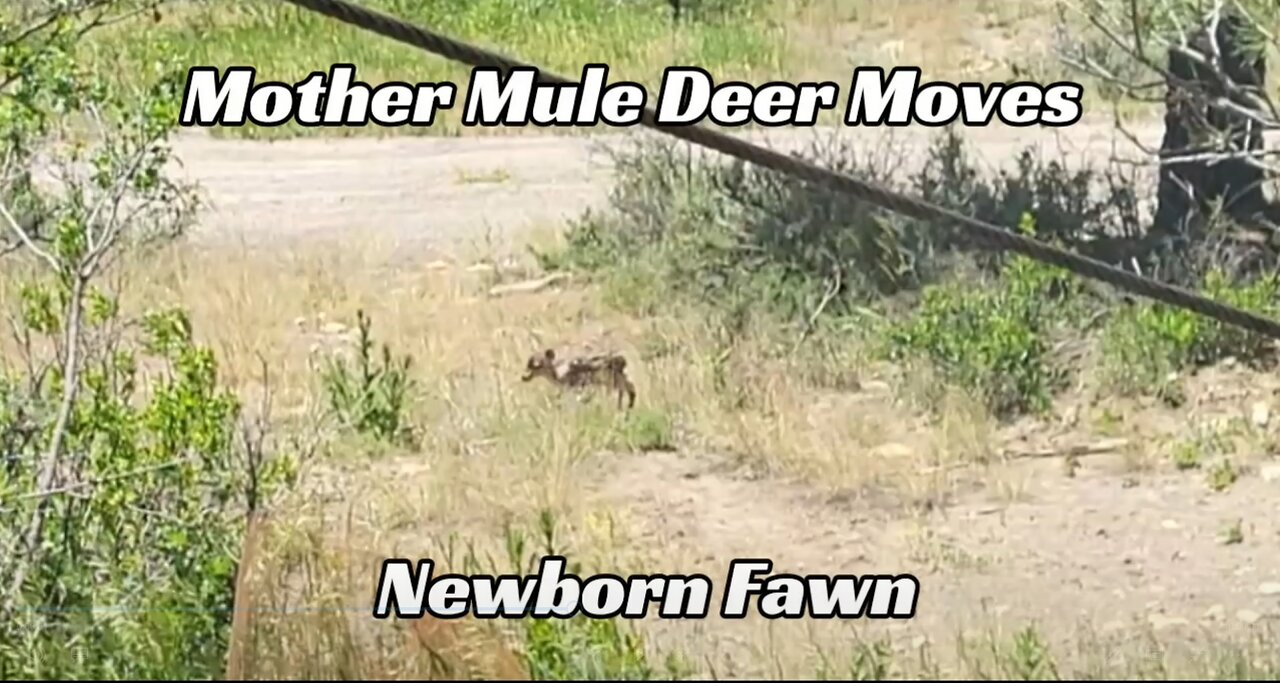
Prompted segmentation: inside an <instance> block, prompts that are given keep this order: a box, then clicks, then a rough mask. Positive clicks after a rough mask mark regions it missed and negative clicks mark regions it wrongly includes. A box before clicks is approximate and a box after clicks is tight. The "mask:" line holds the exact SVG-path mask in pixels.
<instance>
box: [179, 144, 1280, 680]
mask: <svg viewBox="0 0 1280 683" xmlns="http://www.w3.org/2000/svg"><path fill="white" fill-rule="evenodd" d="M1109 131H1110V128H1109V127H1108V126H1106V125H1103V124H1082V125H1080V126H1077V127H1074V128H1070V129H1067V130H1064V131H1059V132H1058V133H1057V134H1056V135H1055V134H1054V133H1052V132H1046V131H1030V130H1010V129H1002V128H986V129H977V130H973V131H969V135H968V137H969V139H970V140H971V141H972V143H973V147H974V149H975V150H977V151H978V152H980V153H981V154H982V155H983V156H984V157H986V158H987V159H988V160H989V161H990V162H991V163H996V164H998V163H1005V162H1008V161H1009V160H1011V158H1012V155H1013V153H1014V152H1016V151H1017V150H1018V149H1019V148H1021V147H1022V146H1023V145H1024V144H1029V143H1037V144H1044V145H1046V146H1049V147H1050V148H1053V147H1058V148H1060V149H1061V150H1062V151H1063V152H1064V153H1065V154H1066V155H1067V157H1068V159H1070V158H1081V157H1082V156H1089V157H1093V158H1094V159H1098V158H1102V157H1104V156H1105V155H1107V154H1110V153H1112V151H1113V145H1118V146H1119V150H1120V151H1122V152H1123V151H1125V150H1126V149H1129V152H1128V153H1129V154H1132V150H1131V148H1128V147H1127V145H1128V143H1127V142H1126V141H1124V140H1119V141H1116V140H1114V139H1113V138H1112V136H1111V135H1110V134H1109ZM1139 131H1140V135H1141V137H1142V138H1143V139H1144V140H1145V141H1146V142H1148V143H1150V144H1155V143H1158V140H1159V135H1160V133H1161V127H1160V125H1159V123H1158V122H1152V123H1147V124H1143V125H1142V126H1140V127H1139ZM928 133H929V132H928V131H921V130H918V129H908V130H899V131H896V135H897V137H898V138H899V140H900V141H902V142H904V143H906V144H908V145H909V146H910V147H911V149H912V150H913V153H918V152H919V150H920V149H921V147H922V145H923V144H924V143H925V142H926V141H927V135H928ZM846 134H848V135H854V136H865V140H866V142H867V144H868V145H871V144H876V143H875V140H876V139H877V138H878V136H879V135H881V133H880V132H878V131H846ZM809 135H812V133H808V132H805V133H794V132H790V133H787V134H785V135H778V134H774V135H772V136H771V137H770V138H769V142H770V143H776V144H778V145H780V146H793V145H795V144H797V143H802V142H803V141H804V140H805V139H806V138H807V136H809ZM623 140H624V138H622V137H619V136H615V137H611V138H609V139H607V140H604V139H595V138H587V137H554V136H549V135H548V136H528V137H510V138H488V139H465V138H460V139H459V138H455V139H425V138H424V139H412V140H408V139H382V140H371V139H342V140H305V141H290V142H278V143H259V142H243V141H215V140H212V139H210V138H208V137H206V136H203V135H195V134H193V135H188V136H185V137H184V138H182V139H181V140H180V142H179V144H178V146H177V153H178V155H179V156H180V157H181V158H182V160H183V161H184V164H185V171H186V172H187V173H188V174H189V175H190V177H192V178H193V179H197V180H199V181H200V182H201V183H202V184H203V185H204V187H205V188H206V189H207V191H208V197H209V199H210V200H211V202H212V204H211V209H210V210H209V211H208V212H207V213H206V214H205V219H204V222H203V224H202V226H201V230H200V232H198V233H197V235H196V239H200V240H214V241H217V240H228V239H229V240H244V241H246V242H248V243H250V244H253V245H257V246H263V247H273V246H279V247H281V248H287V247H286V245H287V244H288V243H289V241H290V240H293V239H306V240H358V239H365V238H367V237H369V236H371V235H376V236H377V238H378V239H381V240H391V241H393V242H394V243H396V244H398V245H400V247H401V248H400V249H399V250H398V252H399V253H400V255H401V256H402V257H404V258H405V259H408V260H409V262H412V261H415V260H417V261H420V262H421V263H422V264H424V267H425V264H426V263H427V262H428V261H430V260H433V259H436V258H440V257H441V256H442V255H449V254H456V253H458V252H459V251H460V250H465V249H466V248H467V245H468V244H469V243H472V244H474V243H488V244H490V245H494V244H496V245H498V246H500V247H501V246H505V247H509V248H516V249H518V248H519V245H518V244H513V243H511V240H512V237H511V236H512V235H513V234H515V233H516V232H518V231H521V230H524V229H527V228H529V227H531V226H554V225H556V224H558V223H560V222H562V221H563V220H565V219H567V218H570V217H572V216H574V215H576V214H578V213H579V212H581V211H582V210H583V209H584V208H587V207H589V206H593V205H597V204H598V203H599V202H601V201H602V200H604V198H605V197H606V196H607V192H608V187H609V178H610V174H609V169H608V159H607V156H606V155H605V154H604V153H603V152H602V151H601V150H600V148H599V147H600V145H601V144H613V143H616V142H622V141H623ZM640 372H641V373H643V368H640ZM1277 387H1280V380H1277V379H1276V378H1275V377H1272V376H1262V375H1258V374H1253V373H1248V372H1246V371H1243V370H1239V369H1236V368H1218V369H1214V370H1213V371H1211V372H1208V373H1205V374H1204V375H1203V376H1202V377H1197V378H1195V381H1194V382H1193V386H1192V388H1191V389H1190V391H1189V395H1190V398H1191V400H1189V401H1188V402H1187V403H1186V404H1185V405H1184V407H1182V408H1180V409H1176V410H1175V409H1170V408H1165V407H1161V406H1155V405H1132V406H1127V407H1124V408H1121V409H1120V410H1122V411H1127V412H1126V413H1124V415H1125V419H1124V422H1123V424H1122V426H1121V427H1120V428H1118V429H1115V428H1112V429H1103V428H1102V427H1101V426H1099V425H1100V424H1101V422H1100V421H1099V420H1096V419H1091V418H1090V416H1091V415H1095V413H1096V412H1097V408H1096V407H1095V406H1090V405H1089V404H1088V403H1087V402H1085V401H1083V400H1082V401H1081V403H1080V404H1079V405H1070V404H1064V405H1060V406H1059V408H1058V412H1059V418H1060V419H1059V420H1058V421H1057V422H1050V423H1045V424H1039V425H1016V426H1014V427H1009V428H1007V429H1006V430H1004V431H1003V432H1002V433H1000V434H996V435H992V436H991V438H990V439H989V440H988V441H986V442H984V443H986V447H987V448H989V450H990V451H992V453H993V454H994V453H995V452H996V451H997V450H1000V449H1002V448H1003V449H1005V450H1006V451H1011V452H1015V453H1031V452H1033V451H1036V450H1038V449H1051V450H1052V449H1061V448H1064V447H1066V446H1070V445H1078V444H1095V443H1099V442H1103V441H1106V440H1108V439H1110V440H1115V439H1117V438H1118V439H1126V440H1127V441H1128V442H1129V443H1130V444H1131V445H1133V444H1138V445H1141V444H1144V443H1150V442H1151V441H1152V440H1155V439H1159V438H1162V437H1164V436H1167V435H1171V434H1178V433H1182V432H1185V429H1186V428H1187V427H1188V425H1190V424H1192V423H1197V424H1199V423H1202V422H1204V421H1206V420H1213V419H1217V418H1223V419H1232V418H1233V419H1235V420H1236V421H1237V422H1243V423H1246V424H1247V427H1248V428H1249V429H1251V430H1252V433H1253V434H1254V436H1255V439H1254V441H1253V443H1256V444H1257V448H1258V452H1257V453H1253V454H1245V457H1243V458H1242V460H1241V463H1242V464H1243V465H1244V468H1243V469H1242V471H1241V477H1240V479H1239V481H1238V482H1237V483H1236V484H1235V485H1234V486H1231V487H1230V488H1228V489H1227V490H1225V491H1222V492H1215V491H1213V490H1211V489H1210V488H1209V487H1208V486H1207V485H1206V483H1205V473H1204V471H1203V470H1190V471H1176V470H1175V469H1174V468H1172V467H1171V466H1169V465H1168V459H1167V458H1164V459H1158V458H1157V459H1156V461H1155V462H1152V461H1149V460H1150V459H1143V457H1139V456H1134V455H1132V451H1133V448H1130V447H1126V446H1123V445H1121V446H1120V447H1118V448H1116V449H1115V450H1114V451H1113V452H1110V453H1106V454H1101V455H1085V456H1081V457H1080V459H1079V463H1080V468H1079V469H1078V470H1077V471H1075V473H1074V476H1067V474H1066V473H1065V472H1064V466H1063V458H1062V457H1025V458H1015V459H1012V460H1010V461H1008V462H999V463H997V464H994V465H991V466H989V467H985V468H976V467H974V468H969V469H968V470H964V471H956V472H941V473H940V474H939V476H946V477H955V478H956V481H960V482H962V483H963V485H962V486H959V487H955V489H954V490H958V491H960V492H961V493H960V494H958V495H957V496H955V497H954V498H953V499H950V500H944V501H937V502H936V503H935V504H932V505H903V504H902V500H901V499H900V498H901V497H903V496H907V495H908V494H907V493H904V492H898V491H880V492H876V491H865V492H862V493H860V494H859V495H848V496H841V497H832V496H830V495H827V494H824V493H823V492H821V491H817V490H815V489H813V488H811V487H806V486H805V485H803V484H800V483H797V482H794V481H788V480H784V479H780V478H778V477H772V476H760V475H759V474H757V473H754V472H752V471H750V470H748V469H746V468H744V467H742V466H740V465H739V464H737V463H736V462H735V461H732V460H730V459H728V458H727V457H724V456H720V455H717V454H714V453H699V452H673V453H647V454H643V455H639V454H637V455H617V456H610V457H608V458H603V459H599V460H593V461H591V462H590V463H589V464H588V466H585V467H584V468H583V469H582V471H580V472H576V473H575V477H576V482H575V490H576V491H578V492H579V494H580V495H581V496H582V498H583V500H584V501H586V502H589V503H590V504H592V505H596V504H598V505H600V506H602V507H607V508H610V509H613V510H615V511H617V513H618V514H619V515H620V517H621V519H622V520H624V526H625V528H626V530H627V532H626V535H627V538H628V539H629V540H628V543H629V544H630V545H631V547H632V548H633V549H635V550H636V552H638V553H640V554H642V555H646V556H648V558H649V561H650V563H651V568H652V569H654V570H659V569H662V570H672V571H680V572H692V571H706V572H709V573H710V575H711V576H712V577H713V578H714V577H717V576H719V577H723V575H724V574H723V573H724V571H725V570H726V569H727V567H728V562H729V560H730V559H732V558H736V557H753V556H758V557H767V558H772V559H773V560H774V561H775V562H776V563H777V565H778V567H777V570H778V571H795V572H802V573H803V572H816V573H842V572H843V573H877V572H893V573H897V572H913V573H916V574H917V576H919V577H920V580H921V583H922V592H921V596H920V603H919V609H918V617H917V618H916V619H915V620H913V621H911V622H909V623H894V624H885V623H874V624H865V623H864V624H857V625H838V624H837V625H832V624H820V625H817V626H814V625H812V624H794V623H792V624H765V623H763V622H762V621H760V620H747V621H745V622H741V623H725V622H721V621H715V620H712V621H708V622H706V623H701V624H691V623H675V622H672V623H663V624H658V625H655V626H654V627H653V629H654V633H655V637H657V638H658V639H659V641H660V642H662V641H666V642H672V643H688V642H689V641H690V639H702V642H704V643H705V646H704V647H700V648H698V649H699V650H700V651H702V652H705V653H706V655H705V656H706V661H707V662H708V663H710V664H712V665H713V666H714V668H715V671H716V672H717V673H718V674H719V675H721V676H748V675H770V674H771V670H770V668H769V667H770V666H774V665H776V666H782V665H781V664H776V663H775V664H773V665H771V664H770V663H769V662H770V658H769V657H767V656H766V657H763V658H762V657H758V656H755V657H746V656H742V655H743V649H744V648H746V649H750V650H760V649H761V648H767V646H766V645H761V643H767V642H769V640H770V638H773V637H780V636H777V635H775V636H770V635H768V634H769V633H773V632H776V634H783V633H785V632H787V629H799V631H796V632H800V631H804V630H806V629H809V628H810V627H811V626H814V628H817V629H819V630H824V631H825V632H826V634H827V635H823V636H818V637H816V640H822V639H823V638H827V637H830V638H839V637H841V634H842V633H844V632H843V631H841V629H846V628H847V629H860V630H861V631H862V632H864V633H868V632H869V633H876V632H882V633H890V634H892V635H894V640H895V642H896V643H898V644H899V645H900V646H902V647H916V646H919V645H920V644H921V643H925V642H929V643H941V644H946V643H949V642H950V641H951V640H952V639H953V638H954V637H955V634H956V633H957V632H958V631H961V630H965V629H967V628H972V627H974V626H975V625H979V624H985V623H988V622H991V623H995V622H999V623H1001V624H1008V625H1016V624H1021V623H1025V622H1027V621H1034V622H1035V623H1038V624H1040V626H1041V628H1043V629H1044V630H1045V631H1046V632H1049V633H1051V634H1053V635H1054V637H1055V638H1067V637H1069V636H1074V635H1077V634H1078V632H1079V631H1078V629H1079V628H1081V624H1087V625H1088V626H1087V628H1088V629H1089V630H1090V631H1091V632H1093V633H1095V634H1097V635H1098V636H1099V637H1109V636H1111V635H1124V636H1125V637H1132V636H1133V634H1134V633H1135V632H1136V631H1151V632H1155V633H1157V634H1158V635H1159V636H1160V637H1161V638H1174V639H1177V640H1184V641H1185V642H1188V643H1196V642H1203V641H1205V640H1206V639H1212V638H1214V637H1217V636H1221V635H1223V634H1226V633H1239V632H1246V631H1248V630H1257V629H1262V628H1266V627H1267V626H1268V624H1269V623H1270V622H1272V621H1273V620H1275V619H1280V517H1278V516H1277V514H1276V513H1277V511H1278V508H1277V502H1276V501H1277V500H1278V499H1280V464H1277V463H1278V462H1280V461H1276V460H1274V459H1273V458H1272V456H1270V455H1269V453H1268V451H1269V450H1270V446H1269V445H1270V444H1273V443H1275V437H1276V429H1277V420H1276V419H1275V418H1273V417H1271V415H1272V414H1274V413H1275V408H1276V407H1280V406H1277V403H1276V401H1277V398H1276V389H1277ZM1260 406H1264V407H1260ZM828 409H836V410H843V411H848V414H849V415H850V417H851V419H852V418H853V417H855V416H856V417H857V418H859V419H876V420H881V421H883V422H884V423H886V424H891V425H893V428H892V429H888V430H887V431H886V441H885V443H884V444H882V445H881V446H880V447H879V451H880V453H882V454H883V457H885V458H891V457H901V455H902V453H903V452H904V451H905V452H908V453H909V452H911V451H912V450H913V449H920V448H925V447H926V446H925V444H924V442H923V441H922V440H921V439H920V438H919V437H920V435H919V434H918V433H917V432H916V431H915V430H917V428H918V425H916V424H915V423H913V422H911V421H909V420H905V419H903V417H902V415H901V413H900V410H899V409H898V408H896V407H895V406H894V404H893V403H892V401H891V400H890V399H889V397H888V396H887V395H886V394H885V393H884V390H883V385H882V384H880V383H877V382H864V388H863V390H862V392H861V393H859V394H855V395H853V396H849V397H844V398H842V399H841V403H840V404H839V405H838V406H836V407H835V408H830V407H828ZM973 438H977V439H981V436H975V437H973ZM1237 521H1238V522H1239V532H1240V534H1239V537H1238V538H1234V539H1231V538H1227V535H1228V534H1227V530H1228V529H1229V528H1231V527H1233V526H1234V525H1236V524H1237ZM1135 625H1136V626H1137V628H1135ZM1010 627H1012V626H1010ZM761 634H765V635H764V636H762V635H761ZM813 638H814V637H812V636H811V639H813ZM757 654H761V653H759V652H757ZM764 654H766V655H767V654H768V653H764Z"/></svg>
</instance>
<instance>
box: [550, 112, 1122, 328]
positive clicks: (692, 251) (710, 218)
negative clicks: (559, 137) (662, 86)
mask: <svg viewBox="0 0 1280 683" xmlns="http://www.w3.org/2000/svg"><path fill="white" fill-rule="evenodd" d="M800 156H802V157H804V158H806V159H808V160H810V161H813V162H815V163H817V164H818V165H821V166H825V167H828V168H831V169H833V170H836V171H839V172H844V173H847V174H850V175H853V176H855V177H858V178H860V179H863V180H867V181H871V182H874V183H877V184H879V185H882V186H885V187H888V188H890V189H893V190H896V191H899V192H903V193H906V194H909V195H916V196H921V197H923V198H924V199H927V200H929V201H931V202H934V203H937V204H940V205H942V206H944V207H947V208H951V209H954V210H957V211H959V212H960V213H964V214H969V215H973V216H975V217H977V218H980V219H983V220H987V221H990V222H994V223H996V224H999V225H1010V226H1013V225H1016V224H1017V221H1018V220H1019V219H1020V218H1021V216H1022V215H1024V214H1025V213H1034V214H1035V215H1036V216H1037V217H1038V219H1040V221H1041V222H1042V223H1043V224H1044V225H1045V226H1048V227H1047V228H1045V230H1044V231H1042V232H1043V233H1044V234H1042V235H1041V237H1043V238H1044V239H1046V240H1051V241H1056V242H1060V243H1063V244H1067V245H1073V244H1076V243H1079V242H1085V241H1089V240H1095V241H1096V238H1098V237H1099V236H1102V235H1104V234H1106V235H1111V236H1115V235H1116V234H1117V233H1116V228H1115V226H1116V225H1119V226H1121V230H1120V232H1119V234H1120V235H1125V234H1129V233H1133V232H1136V230H1137V225H1136V223H1137V209H1136V200H1135V199H1134V197H1133V196H1132V194H1131V193H1130V192H1129V191H1128V190H1127V189H1125V187H1124V185H1123V183H1122V182H1120V180H1119V179H1118V177H1117V176H1116V175H1115V174H1114V173H1101V172H1097V171H1093V170H1089V169H1086V170H1081V171H1074V172H1071V171H1068V170H1067V169H1066V168H1065V167H1064V166H1063V165H1061V164H1059V163H1056V162H1053V163H1045V162H1042V161H1040V160H1039V157H1037V156H1036V155H1035V154H1034V153H1033V152H1032V151H1031V150H1030V149H1028V150H1026V151H1024V152H1023V154H1022V155H1021V156H1020V158H1019V163H1018V164H1017V165H1016V166H1015V167H1014V168H1012V169H1009V170H1005V171H1003V172H1001V173H999V174H997V175H996V176H995V177H994V178H992V179H987V178H985V177H984V176H983V174H981V173H980V172H979V169H978V167H977V165H976V164H975V163H974V162H973V161H972V160H971V159H970V158H969V155H968V153H967V151H966V149H965V146H964V144H963V143H962V142H961V140H960V138H959V137H957V135H956V134H955V133H954V132H950V133H948V134H945V135H944V136H942V137H940V138H939V139H938V140H937V141H936V142H935V143H934V145H933V146H932V147H931V149H930V150H929V153H928V156H927V159H926V163H925V164H924V165H923V166H922V167H921V168H920V169H918V170H917V171H916V172H914V173H899V172H898V171H899V168H900V166H901V163H900V162H898V161H897V160H895V159H893V158H892V156H893V155H892V154H890V153H887V152H885V151H883V150H881V153H878V154H862V155H860V156H859V155H855V154H854V150H853V149H852V147H851V146H850V145H849V144H848V143H844V142H839V141H834V142H829V143H823V144H815V145H813V146H811V147H810V148H809V149H808V150H806V151H805V152H803V153H802V154H801V155H800ZM615 164H616V168H617V178H618V180H617V181H616V185H615V187H614V189H613V192H612V194H611V196H610V201H609V204H608V207H607V208H606V209H604V210H603V211H590V212H587V213H586V214H584V215H583V216H582V217H581V218H580V219H579V220H577V221H575V222H574V223H572V224H571V226H570V229H569V230H568V232H567V236H566V245H565V247H564V248H563V249H562V250H560V251H558V252H554V253H544V254H540V255H539V256H540V258H541V261H542V265H543V266H544V267H545V268H548V269H563V268H574V269H579V270H583V271H587V272H594V273H598V274H600V275H602V276H603V277H604V279H605V281H606V288H607V289H608V290H610V291H612V290H614V289H617V290H618V291H619V292H621V293H624V294H625V295H624V296H618V297H613V298H612V299H613V300H615V301H617V302H620V303H623V304H624V305H626V306H627V307H628V308H630V309H632V310H638V311H647V310H652V309H654V308H655V307H656V306H658V305H659V304H660V303H661V302H662V301H664V300H665V299H666V298H667V297H668V296H670V295H680V296H683V297H685V298H687V299H690V300H694V301H699V302H705V303H709V304H711V305H712V306H714V307H715V308H719V309H722V310H724V309H729V308H733V307H736V306H739V305H744V304H745V305H746V306H747V308H748V309H749V312H750V313H752V314H759V313H764V312H767V313H770V314H776V315H779V316H780V317H782V318H784V319H797V318H803V319H808V318H809V317H811V316H812V315H813V314H814V312H815V311H818V310H819V308H820V307H821V312H822V313H824V314H827V315H830V316H836V317H838V316H842V315H845V314H848V313H849V312H850V311H851V310H852V309H853V308H854V307H856V306H860V305H864V304H866V303H868V302H874V301H876V300H878V299H881V298H883V297H886V296H889V295H894V294H898V293H900V292H903V291H914V290H918V289H919V288H920V287H922V286H924V285H928V284H930V283H936V282H939V281H941V279H942V278H943V276H945V275H947V274H948V273H953V272H954V268H955V266H956V265H957V263H958V261H957V259H956V258H955V252H956V251H957V249H959V248H961V247H965V246H967V245H968V240H967V238H966V237H965V236H964V235H963V234H961V233H958V232H957V231H956V230H954V229H953V228H951V227H949V226H946V225H933V224H928V223H924V222H921V221H916V220H912V219H906V218H903V217H902V216H899V215H897V214H894V213H891V212H888V211H885V210H883V209H880V208H879V207H876V206H874V205H870V204H867V203H865V202H861V201H858V200H856V199H854V198H852V197H850V196H848V195H846V194H844V193H840V192H836V191H834V190H831V189H828V188H826V187H823V186H817V185H813V184H809V183H805V182H803V181H800V180H797V179H795V178H792V177H790V176H786V175H783V174H780V173H775V172H773V171H769V170H764V169H760V168H758V167H755V166H753V165H750V164H746V163H744V162H738V161H729V162H723V161H718V160H704V159H702V158H699V159H697V160H695V159H693V158H692V156H691V153H690V152H688V151H687V150H685V149H684V148H682V147H678V146H677V145H675V144H671V143H664V142H657V143H653V142H649V143H642V144H640V145H639V146H638V147H637V148H635V149H634V150H631V151H628V152H624V153H620V154H618V155H617V156H616V158H615ZM1099 197H1101V198H1099ZM984 262H986V265H988V266H990V267H991V269H993V270H996V271H998V270H999V269H1000V268H1001V267H1003V266H1002V264H1003V263H1004V261H1003V259H1001V258H987V259H984ZM619 277H625V279H626V283H625V286H624V285H618V286H617V287H612V286H611V285H610V284H609V283H612V282H613V280H614V279H616V278H619ZM935 296H936V295H935Z"/></svg>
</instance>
